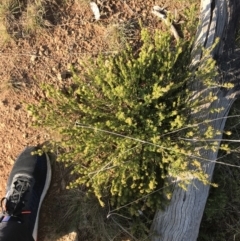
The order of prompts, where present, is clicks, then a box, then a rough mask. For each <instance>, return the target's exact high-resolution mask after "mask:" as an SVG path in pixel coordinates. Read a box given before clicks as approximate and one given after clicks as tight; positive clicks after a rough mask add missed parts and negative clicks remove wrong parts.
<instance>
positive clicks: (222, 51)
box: [151, 0, 240, 241]
mask: <svg viewBox="0 0 240 241" xmlns="http://www.w3.org/2000/svg"><path fill="white" fill-rule="evenodd" d="M239 2H240V1H239V0H215V1H214V0H202V2H201V15H200V23H199V27H198V31H197V33H196V40H195V44H194V48H193V52H192V65H193V67H194V66H197V64H198V62H199V61H200V60H201V58H202V51H201V48H199V46H201V47H205V48H209V47H211V46H212V44H213V43H214V42H215V40H216V38H219V39H220V41H219V43H218V45H217V46H216V47H215V49H214V50H213V51H212V56H213V57H214V58H215V59H216V61H217V64H218V68H219V76H218V77H217V78H216V79H214V80H213V81H216V82H218V81H220V82H221V83H224V82H229V81H231V82H232V83H234V84H235V87H234V88H232V89H231V90H226V89H223V88H215V89H214V92H215V93H216V94H217V96H218V99H217V100H216V101H215V102H214V103H212V104H211V105H209V106H205V107H204V108H202V109H201V111H200V112H198V113H194V114H192V116H191V118H194V119H195V120H199V121H200V120H202V119H203V118H206V119H208V120H213V121H212V122H211V123H212V126H213V127H214V128H216V129H218V130H223V129H224V126H225V122H226V117H227V115H228V113H229V110H230V108H231V106H232V104H233V102H234V101H235V99H236V98H237V97H238V95H237V94H238V92H237V90H238V89H239V80H240V74H239V70H238V67H237V66H240V61H239V60H240V54H239V51H235V33H236V27H237V23H238V22H239V17H238V15H239V14H238V13H239V11H240V3H239ZM204 88H205V87H204V85H203V84H202V83H201V82H200V80H197V79H196V80H194V82H193V84H192V89H193V91H195V98H193V99H196V98H198V97H199V93H201V97H202V95H207V94H208V92H209V90H208V89H204ZM221 107H222V108H223V109H222V111H221V112H220V113H213V114H212V113H210V109H212V108H221ZM202 132H203V133H204V128H202ZM221 138H222V135H217V136H215V137H214V138H213V139H221ZM218 144H219V145H220V142H219V143H218ZM193 145H194V143H193ZM193 147H194V146H193ZM200 155H201V158H200V160H201V163H202V166H203V168H204V170H205V172H206V173H207V174H208V175H209V176H210V179H211V178H212V175H213V171H214V167H215V162H216V159H217V155H218V151H215V152H214V151H205V150H204V149H202V150H201V151H200ZM208 193H209V186H206V185H203V184H202V183H200V182H199V181H197V180H192V183H191V184H190V185H189V186H188V187H187V191H184V190H183V189H181V188H178V187H177V186H175V188H174V191H173V197H172V199H171V202H170V205H169V206H168V207H166V209H165V210H164V211H157V212H156V214H155V218H154V221H153V224H152V229H151V231H152V237H151V239H152V241H195V240H197V237H198V232H199V226H200V223H201V219H202V215H203V211H204V208H205V204H206V201H207V198H208Z"/></svg>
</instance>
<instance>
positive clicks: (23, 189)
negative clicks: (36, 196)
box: [1, 177, 30, 217]
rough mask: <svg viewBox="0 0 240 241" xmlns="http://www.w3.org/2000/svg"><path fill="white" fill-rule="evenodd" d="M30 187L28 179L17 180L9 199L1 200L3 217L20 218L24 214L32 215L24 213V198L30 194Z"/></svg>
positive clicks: (19, 178)
mask: <svg viewBox="0 0 240 241" xmlns="http://www.w3.org/2000/svg"><path fill="white" fill-rule="evenodd" d="M29 187H30V184H29V180H28V179H27V178H26V177H18V178H17V180H16V181H15V182H14V187H12V190H10V194H9V195H8V197H4V198H2V199H1V208H2V214H3V216H12V217H18V216H19V215H21V214H23V213H30V212H29V211H25V212H24V211H22V209H23V207H24V202H25V201H24V196H25V194H26V193H27V192H28V189H29Z"/></svg>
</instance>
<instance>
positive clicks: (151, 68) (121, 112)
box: [29, 29, 215, 214]
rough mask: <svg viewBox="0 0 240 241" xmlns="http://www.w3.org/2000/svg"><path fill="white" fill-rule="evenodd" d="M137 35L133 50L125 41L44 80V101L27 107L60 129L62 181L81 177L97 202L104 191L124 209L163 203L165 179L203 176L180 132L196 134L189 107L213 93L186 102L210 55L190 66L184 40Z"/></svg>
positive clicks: (104, 199)
mask: <svg viewBox="0 0 240 241" xmlns="http://www.w3.org/2000/svg"><path fill="white" fill-rule="evenodd" d="M141 37H142V46H141V49H140V50H139V52H138V53H133V51H132V50H131V48H130V47H128V48H126V50H124V51H122V52H120V53H119V54H117V55H115V56H107V57H106V56H99V57H98V58H97V60H96V61H89V62H87V63H83V64H82V65H83V66H84V68H85V72H84V73H83V75H82V76H81V77H80V76H78V75H77V74H75V75H74V78H73V82H72V83H71V84H70V86H65V87H64V88H63V89H56V88H55V87H54V86H48V85H45V86H44V90H45V92H46V96H47V100H43V101H42V102H41V103H40V104H39V105H37V106H30V107H29V111H30V112H31V113H32V114H33V116H34V117H35V120H36V124H37V125H39V126H42V125H43V126H48V127H50V128H51V129H52V130H55V131H57V132H59V133H60V134H61V136H62V139H61V141H60V142H59V145H60V146H61V147H63V148H64V149H65V151H64V153H63V154H60V155H59V157H58V159H59V161H63V162H65V163H66V165H70V164H74V171H73V173H75V174H78V178H77V179H76V180H75V181H74V182H72V183H71V184H70V185H69V187H70V188H72V187H76V186H77V185H81V184H84V185H86V186H87V187H88V188H89V191H90V192H91V191H92V192H93V193H94V194H95V195H96V196H97V198H98V200H99V202H100V203H101V205H105V204H106V203H107V202H108V199H109V198H110V202H109V203H110V205H111V206H113V207H115V208H120V207H122V206H125V205H126V206H127V207H128V210H129V212H130V213H131V214H137V210H145V209H149V208H150V209H152V210H156V209H158V208H160V207H162V205H163V204H164V200H166V199H169V198H170V197H171V192H170V190H169V189H168V188H166V187H168V186H169V185H171V184H172V182H178V183H179V185H181V186H183V187H184V186H185V185H186V184H187V183H189V182H190V181H191V180H192V179H193V178H197V179H199V180H201V181H202V182H204V183H208V179H207V176H206V175H205V174H204V173H203V171H202V168H201V165H200V163H199V161H198V160H197V159H195V160H193V161H192V162H191V163H190V162H189V159H188V158H186V156H191V155H192V149H193V148H192V146H191V143H189V142H187V141H186V140H182V139H180V138H179V137H181V136H186V137H191V136H193V135H195V136H196V133H198V128H197V125H193V127H191V126H187V123H188V118H189V113H190V112H191V109H193V108H195V109H197V107H198V106H199V105H203V104H204V103H206V102H208V103H211V102H212V101H214V100H215V98H214V96H213V94H212V93H210V94H209V95H208V96H207V97H206V98H205V99H203V100H199V101H196V102H192V101H190V98H191V93H190V92H189V90H188V88H187V86H188V85H189V84H190V82H191V80H193V79H194V77H197V78H205V77H206V78H210V77H211V74H210V73H212V76H214V75H215V71H214V68H215V66H214V61H213V60H212V62H208V64H209V66H208V67H207V69H206V70H205V71H204V68H205V65H204V67H201V66H199V68H198V71H196V72H195V73H193V72H192V71H190V70H189V67H188V66H189V60H190V46H189V42H186V41H183V40H180V41H179V42H177V43H175V42H173V41H172V39H171V36H170V34H168V33H162V32H161V33H160V32H159V31H156V32H155V33H154V34H153V35H151V34H150V33H149V32H148V31H146V30H145V29H143V30H142V36H141ZM190 103H193V104H190ZM181 129H184V131H180V130H181ZM189 167H194V169H191V170H190V169H189ZM163 197H165V198H163Z"/></svg>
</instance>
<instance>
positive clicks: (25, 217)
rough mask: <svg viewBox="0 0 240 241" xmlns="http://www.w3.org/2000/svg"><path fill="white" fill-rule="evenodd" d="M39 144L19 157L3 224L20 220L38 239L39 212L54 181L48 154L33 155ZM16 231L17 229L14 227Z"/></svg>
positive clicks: (4, 201) (10, 181)
mask: <svg viewBox="0 0 240 241" xmlns="http://www.w3.org/2000/svg"><path fill="white" fill-rule="evenodd" d="M33 151H37V147H28V148H26V149H25V150H24V151H23V152H22V153H21V154H20V156H19V157H18V158H17V160H16V162H15V164H14V166H13V169H12V171H11V173H10V176H9V178H8V182H7V190H6V191H7V194H6V197H4V198H3V199H2V201H1V206H2V210H3V213H2V215H1V216H0V223H4V222H9V221H11V222H12V221H13V222H18V223H19V224H21V225H23V226H24V229H26V230H29V233H30V234H31V235H32V237H33V239H34V240H35V241H36V240H37V232H38V219H39V211H40V207H41V205H42V201H43V199H44V197H45V195H46V193H47V190H48V188H49V185H50V181H51V165H50V160H49V157H48V155H47V154H43V155H42V156H39V155H32V154H31V153H32V152H33ZM13 232H14V230H13Z"/></svg>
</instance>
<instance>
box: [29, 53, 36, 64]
mask: <svg viewBox="0 0 240 241" xmlns="http://www.w3.org/2000/svg"><path fill="white" fill-rule="evenodd" d="M30 60H31V62H35V61H36V60H37V55H35V54H33V55H31V59H30Z"/></svg>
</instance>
